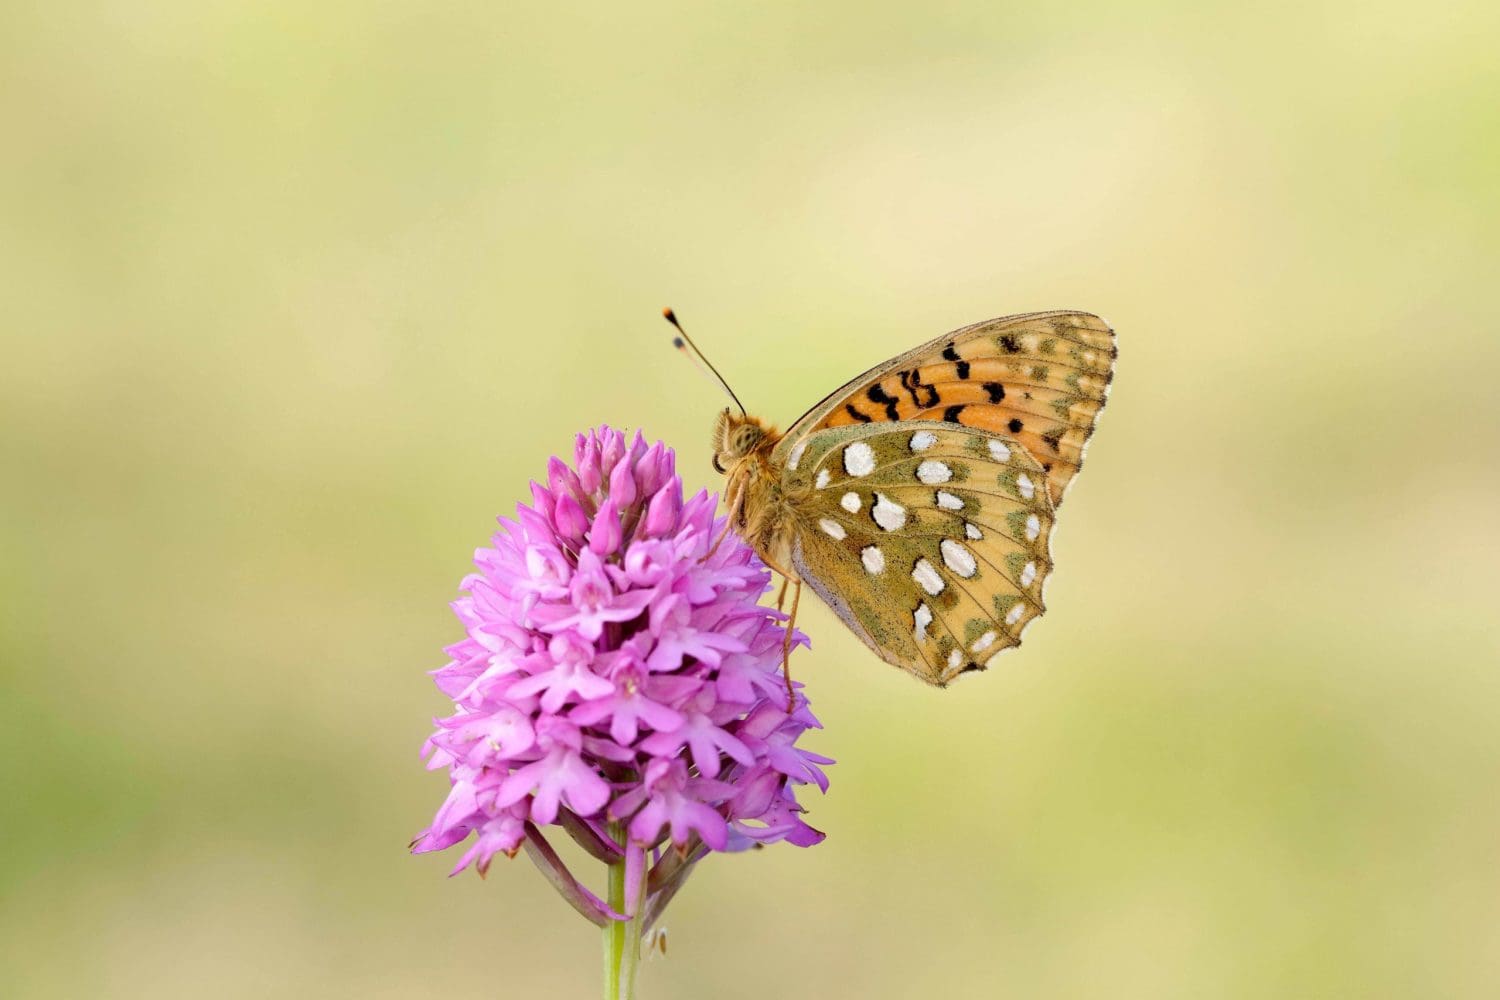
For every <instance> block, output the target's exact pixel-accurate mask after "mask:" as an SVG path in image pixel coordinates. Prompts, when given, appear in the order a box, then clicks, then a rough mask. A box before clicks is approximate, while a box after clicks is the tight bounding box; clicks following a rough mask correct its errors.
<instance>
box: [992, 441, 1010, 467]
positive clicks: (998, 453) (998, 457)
mask: <svg viewBox="0 0 1500 1000" xmlns="http://www.w3.org/2000/svg"><path fill="white" fill-rule="evenodd" d="M990 455H991V457H993V458H994V459H995V461H997V462H1009V461H1010V449H1009V448H1007V447H1005V443H1004V442H1003V441H991V442H990Z"/></svg>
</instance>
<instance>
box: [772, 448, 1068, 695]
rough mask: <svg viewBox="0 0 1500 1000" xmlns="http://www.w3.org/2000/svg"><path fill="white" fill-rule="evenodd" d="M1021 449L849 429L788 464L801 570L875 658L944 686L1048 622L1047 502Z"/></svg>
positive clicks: (1038, 469) (792, 456) (1036, 469)
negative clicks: (1036, 622)
mask: <svg viewBox="0 0 1500 1000" xmlns="http://www.w3.org/2000/svg"><path fill="white" fill-rule="evenodd" d="M1046 483H1047V479H1046V472H1045V471H1044V470H1043V468H1042V466H1041V464H1040V463H1038V462H1037V460H1036V459H1035V458H1033V457H1032V456H1031V455H1030V454H1029V453H1028V451H1027V449H1025V448H1023V447H1021V446H1020V445H1019V443H1018V442H1017V441H1016V439H1014V438H1011V437H1006V436H1002V435H1000V434H996V433H994V432H992V431H990V430H987V429H984V428H976V427H968V426H964V425H961V424H956V423H942V422H933V421H898V422H896V423H883V422H882V423H875V422H870V423H855V424H853V425H852V426H838V427H828V428H825V429H821V430H817V431H814V432H812V433H810V434H807V435H806V436H804V438H803V439H802V440H801V441H800V442H798V447H797V448H796V449H794V450H792V451H789V452H788V460H787V462H786V464H785V466H784V468H783V473H782V492H783V500H784V503H785V506H786V509H787V511H788V512H789V513H790V515H791V517H792V521H793V533H794V537H793V545H792V560H793V564H794V568H795V570H796V572H797V573H798V574H799V575H800V576H801V577H802V578H803V579H804V580H806V581H807V583H808V584H809V585H810V586H811V587H812V588H813V590H814V591H816V592H817V593H818V595H819V596H820V597H821V598H822V599H823V600H824V601H825V602H826V603H827V604H828V605H829V606H830V607H832V608H833V609H834V611H835V613H836V614H838V616H839V617H840V618H841V619H842V620H843V621H844V623H845V624H846V625H847V626H848V627H849V628H850V629H851V630H852V631H853V632H854V633H855V634H856V635H857V636H859V637H860V639H862V640H863V641H864V642H865V643H866V645H868V646H869V647H870V648H871V649H872V650H874V651H875V652H876V653H877V654H878V655H879V656H880V657H881V659H883V660H885V661H886V662H888V663H892V664H895V665H896V666H899V667H902V668H903V669H905V670H908V671H910V672H911V673H913V674H915V675H916V676H917V677H920V678H921V679H922V680H925V681H927V682H929V683H931V684H936V685H939V686H942V685H946V684H947V683H948V682H949V681H951V680H952V679H953V678H954V677H956V676H958V675H959V674H961V673H963V672H964V671H967V670H976V669H982V668H984V667H986V666H988V664H989V662H990V661H991V660H992V659H993V658H994V657H995V656H996V654H998V653H1000V652H1002V651H1003V650H1006V649H1009V648H1011V647H1013V646H1017V645H1019V644H1020V642H1021V633H1022V630H1024V629H1025V627H1026V626H1027V625H1028V624H1029V623H1030V622H1031V621H1032V620H1033V619H1035V618H1036V617H1037V616H1038V615H1040V614H1041V613H1042V611H1043V610H1044V604H1043V601H1042V587H1043V584H1044V583H1045V582H1046V579H1047V575H1048V574H1049V573H1050V572H1051V570H1052V560H1051V556H1050V552H1049V539H1050V536H1051V533H1052V526H1053V504H1052V501H1051V497H1050V495H1049V493H1048V489H1047V485H1046Z"/></svg>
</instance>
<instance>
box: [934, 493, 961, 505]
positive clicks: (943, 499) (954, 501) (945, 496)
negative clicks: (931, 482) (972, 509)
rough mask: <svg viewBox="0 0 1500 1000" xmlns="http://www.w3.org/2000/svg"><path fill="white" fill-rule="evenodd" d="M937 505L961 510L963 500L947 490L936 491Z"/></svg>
mask: <svg viewBox="0 0 1500 1000" xmlns="http://www.w3.org/2000/svg"><path fill="white" fill-rule="evenodd" d="M937 505H938V506H939V507H941V508H943V509H944V510H963V509H964V502H963V500H962V499H960V498H959V497H956V496H954V495H953V494H952V493H949V492H948V491H947V490H938V491H937Z"/></svg>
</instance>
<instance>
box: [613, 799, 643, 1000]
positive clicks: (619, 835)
mask: <svg viewBox="0 0 1500 1000" xmlns="http://www.w3.org/2000/svg"><path fill="white" fill-rule="evenodd" d="M609 835H610V836H611V837H612V838H614V841H615V843H617V844H620V845H622V846H623V845H624V843H625V829H624V827H623V826H622V825H621V824H619V823H611V824H610V825H609ZM645 882H646V880H645V878H642V879H641V893H642V894H643V895H644V893H645V888H646V885H645ZM644 903H645V900H637V905H636V908H635V917H634V919H632V920H611V921H609V922H608V923H607V924H605V925H604V1000H635V974H636V968H637V966H638V965H639V964H640V960H641V921H642V920H643V919H645V916H646V907H645V905H644ZM609 908H610V909H612V910H614V911H615V912H616V913H624V912H625V909H626V903H625V858H624V857H623V856H622V857H621V858H620V859H619V860H618V861H616V862H615V863H614V864H612V865H610V866H609Z"/></svg>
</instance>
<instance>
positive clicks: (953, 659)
mask: <svg viewBox="0 0 1500 1000" xmlns="http://www.w3.org/2000/svg"><path fill="white" fill-rule="evenodd" d="M962 662H964V654H963V652H962V651H960V650H957V649H955V650H954V651H953V652H951V653H949V654H948V669H949V670H952V669H953V668H954V667H956V666H958V665H959V664H960V663H962Z"/></svg>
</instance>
